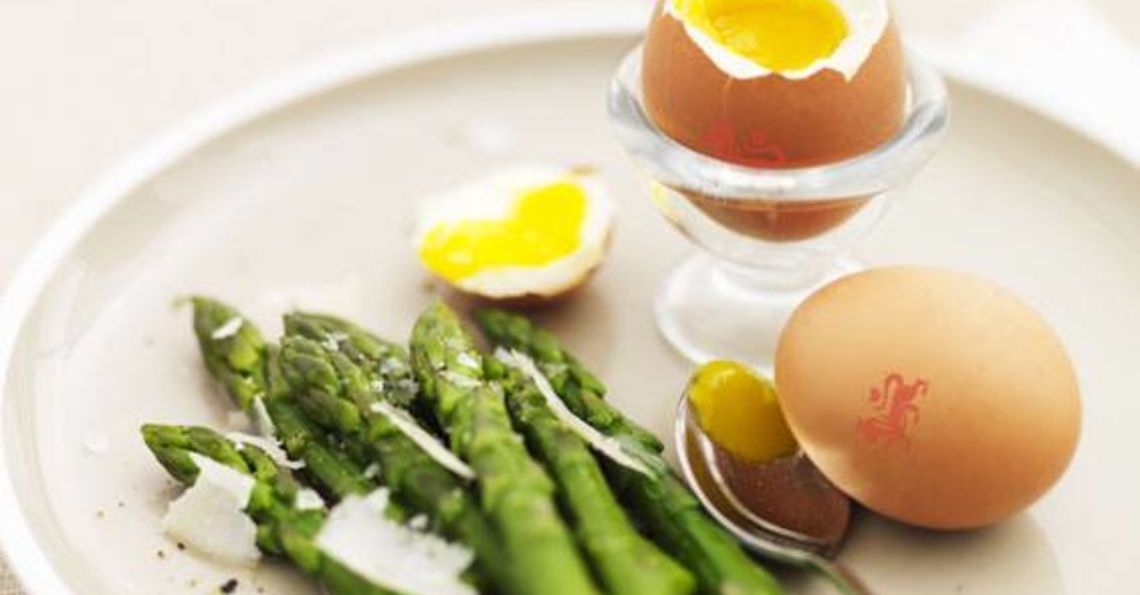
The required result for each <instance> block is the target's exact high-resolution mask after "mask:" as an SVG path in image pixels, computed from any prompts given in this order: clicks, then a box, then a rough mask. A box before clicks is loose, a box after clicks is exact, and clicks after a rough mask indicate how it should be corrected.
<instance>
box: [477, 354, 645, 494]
mask: <svg viewBox="0 0 1140 595" xmlns="http://www.w3.org/2000/svg"><path fill="white" fill-rule="evenodd" d="M495 358H497V359H498V360H499V361H501V362H503V363H504V364H506V365H508V366H510V367H512V368H514V369H516V370H518V371H520V372H522V373H523V374H525V375H526V376H527V377H528V378H530V379H531V381H532V382H534V384H535V386H536V387H537V388H538V392H539V393H541V394H542V396H543V398H544V399H546V406H547V407H549V408H550V411H551V413H553V414H554V415H555V417H557V418H558V419H559V420H561V421H562V423H564V424H566V426H567V427H568V428H570V430H572V431H573V432H574V433H575V434H577V435H578V437H580V438H581V439H582V440H585V441H586V443H587V444H589V445H590V446H591V447H593V448H594V450H596V451H598V452H599V453H601V454H603V455H605V457H606V458H608V459H610V460H611V461H613V462H615V463H617V464H619V465H621V466H623V467H626V468H629V469H632V470H634V471H637V472H639V473H643V474H645V475H648V476H650V477H652V476H654V475H655V473H654V472H653V470H652V469H650V468H649V467H648V466H647V465H646V464H645V463H644V462H642V461H641V460H639V459H638V458H636V457H635V456H633V455H631V454H629V452H627V451H626V450H625V448H624V447H623V446H622V444H621V442H619V441H617V440H616V439H614V438H611V437H609V436H606V435H605V434H603V433H601V432H599V431H598V430H597V429H596V428H594V426H591V425H590V424H588V423H586V422H585V421H583V420H582V419H581V418H580V417H578V416H577V415H574V412H572V411H570V409H569V408H567V407H566V404H565V403H563V402H562V399H560V398H558V394H557V393H555V392H554V387H552V386H550V381H549V380H547V379H546V376H545V375H543V373H542V372H540V371H539V369H538V366H536V365H535V364H534V360H532V359H531V358H530V357H529V356H527V355H526V354H524V353H520V352H518V351H514V350H511V351H507V350H505V349H503V348H501V347H500V348H499V349H496V350H495Z"/></svg>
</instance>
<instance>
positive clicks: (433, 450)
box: [372, 401, 475, 480]
mask: <svg viewBox="0 0 1140 595" xmlns="http://www.w3.org/2000/svg"><path fill="white" fill-rule="evenodd" d="M372 411H375V412H376V413H379V414H380V415H383V416H384V417H386V418H388V421H390V422H392V425H394V426H396V429H398V430H400V432H401V433H402V434H404V435H405V436H407V437H408V438H409V439H411V441H412V442H415V443H416V446H419V447H420V449H421V450H423V451H424V452H425V453H427V455H428V456H430V457H431V458H433V459H435V461H436V462H437V463H439V464H440V465H443V466H444V468H446V469H447V470H448V471H451V472H452V473H454V474H456V475H458V476H459V477H462V478H463V479H468V480H471V479H475V471H474V470H473V469H471V467H468V466H467V463H464V462H463V461H462V460H460V458H459V457H457V456H455V455H454V454H453V453H452V452H451V450H449V449H448V448H447V446H445V445H444V444H443V443H442V442H440V441H439V440H438V439H437V438H436V437H435V436H433V435H431V433H429V432H428V431H427V430H425V429H423V427H422V426H420V424H418V423H417V422H416V420H414V419H412V416H410V415H408V414H407V413H406V412H405V411H404V410H403V409H399V408H397V407H393V406H392V405H389V404H388V403H385V402H383V401H377V402H375V403H373V404H372Z"/></svg>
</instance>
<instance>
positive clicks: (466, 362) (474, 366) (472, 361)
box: [455, 351, 482, 370]
mask: <svg viewBox="0 0 1140 595" xmlns="http://www.w3.org/2000/svg"><path fill="white" fill-rule="evenodd" d="M455 361H456V362H457V363H458V364H459V365H461V366H463V367H464V368H467V369H469V370H479V369H481V368H482V363H480V362H479V360H478V359H477V358H476V357H475V356H473V355H471V354H470V353H467V352H466V351H464V352H461V353H460V354H459V355H458V356H456V358H455Z"/></svg>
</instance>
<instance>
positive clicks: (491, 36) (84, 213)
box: [0, 8, 1129, 593]
mask: <svg viewBox="0 0 1140 595" xmlns="http://www.w3.org/2000/svg"><path fill="white" fill-rule="evenodd" d="M645 16H646V10H645V9H642V8H639V9H637V10H628V9H615V8H610V9H607V10H601V9H597V8H591V9H588V10H582V9H574V10H545V11H539V12H527V13H523V14H519V15H515V16H510V17H496V18H492V19H485V20H482V21H471V20H464V21H452V22H447V23H441V24H435V25H433V26H431V27H421V28H417V29H415V30H413V31H412V32H410V33H408V34H405V35H400V36H397V37H389V38H386V39H384V40H381V41H378V42H374V43H370V44H365V45H362V46H358V47H355V48H352V49H349V50H347V51H343V52H340V53H335V54H333V55H332V56H331V57H329V56H325V57H323V58H321V59H318V60H316V61H314V62H312V63H310V64H308V65H307V66H304V67H302V68H299V69H290V70H288V71H286V74H284V75H280V76H276V77H270V78H268V79H266V80H264V81H262V82H260V83H256V84H254V85H252V86H251V87H249V88H248V89H247V90H246V91H244V92H242V93H238V94H237V95H235V96H231V97H228V98H223V99H222V100H220V101H218V102H216V103H213V104H212V106H211V107H209V108H207V109H205V110H203V111H201V112H198V113H197V114H195V115H193V116H191V117H189V118H186V119H184V120H182V121H181V123H178V124H176V125H175V126H173V127H172V128H170V129H168V130H167V131H165V132H164V133H160V134H159V135H157V136H156V137H155V139H154V140H152V141H151V142H149V143H146V144H144V145H142V146H141V147H140V148H138V149H137V150H135V151H133V152H132V153H131V154H130V155H129V156H128V157H127V158H126V159H125V160H124V161H122V162H121V163H120V164H119V165H118V166H116V167H114V168H112V169H111V170H109V173H108V174H107V175H105V176H103V177H101V178H100V179H99V180H98V181H96V182H95V183H94V184H92V185H91V186H90V187H89V188H88V189H87V190H86V191H84V192H82V193H81V194H79V195H78V197H77V199H76V200H75V201H74V202H73V203H72V204H71V205H70V206H69V207H68V208H67V209H66V210H65V211H64V213H63V214H62V215H61V216H59V217H58V218H57V219H56V220H55V222H54V223H53V224H52V226H51V227H50V228H49V229H48V231H47V232H46V233H44V235H43V236H42V237H41V238H40V240H39V241H38V242H37V243H36V244H35V246H34V247H33V248H32V250H30V251H29V253H28V255H27V256H26V257H25V258H24V259H23V260H22V262H21V264H20V266H19V267H18V269H17V270H16V272H15V273H14V274H13V275H12V277H11V279H10V280H9V283H8V285H7V288H6V289H5V291H4V293H3V297H2V298H0V390H4V393H3V394H0V427H4V424H5V423H6V419H5V411H6V403H7V399H8V398H9V395H8V393H7V391H6V390H5V387H6V386H7V381H8V373H9V371H10V367H11V365H12V355H13V352H14V349H15V347H16V345H17V343H18V340H19V337H20V333H21V332H22V330H23V327H24V325H25V323H26V322H27V319H28V315H29V313H30V312H31V311H32V309H33V308H34V307H35V305H36V303H37V302H38V300H39V298H40V297H41V296H42V293H43V291H44V289H45V288H46V286H47V284H48V282H49V281H50V280H51V278H52V277H53V276H54V274H55V273H56V272H57V271H58V268H59V266H60V264H61V263H62V262H63V261H64V259H66V257H67V256H68V255H69V254H70V253H71V251H72V250H73V249H74V248H75V247H76V246H77V245H78V243H79V241H80V240H81V239H82V238H83V237H84V236H85V235H86V234H87V233H88V232H90V231H91V230H92V229H94V228H95V227H96V226H97V224H98V222H99V221H100V219H101V218H102V216H103V215H104V214H105V213H107V212H108V211H110V210H111V209H112V208H114V206H115V205H117V204H118V203H119V202H120V201H121V200H123V199H124V198H125V197H127V196H129V195H130V193H131V191H133V190H134V189H136V188H137V187H138V186H140V185H141V184H143V183H145V182H146V181H147V180H149V179H151V178H152V177H154V176H155V175H156V174H158V173H160V172H161V171H163V170H164V169H166V168H168V167H169V166H171V165H173V164H175V163H177V162H178V161H179V160H181V159H182V158H184V157H185V156H186V155H189V154H191V153H192V152H194V151H195V150H197V149H199V148H200V147H202V146H204V145H205V144H207V143H208V142H210V141H211V140H214V139H216V138H218V137H220V136H223V135H225V134H227V133H228V132H230V131H232V130H233V129H235V128H237V127H239V126H241V125H243V124H246V123H249V122H252V121H254V120H256V119H258V118H260V117H263V116H265V115H267V114H269V113H271V112H273V111H276V110H278V109H283V108H286V107H288V106H289V105H291V104H293V103H295V102H297V101H298V100H301V99H303V98H306V97H310V96H313V95H317V94H319V93H322V92H324V91H327V90H329V89H333V88H336V87H339V86H343V85H346V84H350V83H352V82H354V81H358V80H362V79H364V78H367V77H370V76H375V75H378V74H382V73H384V72H388V71H392V70H396V69H399V68H403V67H409V66H416V65H419V64H424V63H428V62H432V61H435V60H442V59H447V58H452V57H456V56H461V55H464V54H468V53H471V52H475V51H481V50H488V49H494V48H504V47H511V46H516V45H524V44H527V43H536V42H542V41H558V40H568V39H579V38H583V37H605V36H632V35H636V34H637V33H638V32H639V31H640V30H641V29H642V27H643V25H644V20H645ZM939 66H940V67H943V68H945V65H942V64H940V65H939ZM615 67H616V66H615ZM948 73H950V74H951V75H952V77H953V78H955V79H957V80H958V81H959V82H961V83H965V84H967V85H969V86H971V87H975V88H982V89H983V90H984V91H985V92H987V93H989V94H991V95H994V96H996V97H999V98H1001V99H1002V100H1004V101H1007V102H1009V103H1011V104H1015V105H1018V106H1021V107H1025V108H1028V109H1030V110H1032V111H1033V112H1034V113H1035V114H1037V115H1039V116H1040V117H1042V118H1045V119H1047V120H1049V121H1051V122H1054V123H1056V124H1058V125H1060V126H1062V127H1064V128H1065V129H1066V130H1068V131H1069V132H1071V133H1073V134H1076V135H1078V136H1080V137H1082V138H1085V139H1087V140H1089V142H1091V143H1092V144H1094V145H1096V146H1098V147H1102V148H1105V149H1106V150H1108V151H1110V152H1111V153H1112V154H1113V155H1114V156H1115V157H1117V158H1119V159H1121V160H1123V161H1124V162H1125V163H1128V162H1129V161H1128V159H1127V158H1126V157H1125V156H1124V155H1122V154H1121V153H1120V152H1119V151H1118V150H1116V149H1115V148H1114V147H1112V146H1110V145H1106V144H1104V143H1102V142H1100V141H1099V140H1098V139H1096V138H1093V137H1090V136H1089V135H1088V134H1086V133H1085V132H1083V131H1081V130H1079V129H1076V128H1075V127H1073V126H1071V125H1070V124H1069V123H1068V122H1066V121H1064V120H1058V119H1056V118H1054V117H1052V116H1050V115H1047V114H1043V113H1041V112H1040V110H1038V109H1036V108H1035V107H1034V106H1033V105H1032V104H1031V103H1026V102H1024V101H1022V100H1020V99H1018V98H1016V97H1012V96H1010V95H1008V94H1006V93H1004V92H1003V91H1001V90H995V89H991V88H988V87H987V86H985V85H981V84H978V80H977V77H975V76H971V74H970V73H969V72H963V71H962V69H959V68H949V69H948ZM9 456H10V448H9V447H8V444H7V438H6V437H2V436H0V549H2V550H3V553H4V554H5V556H6V559H7V563H8V566H9V568H10V569H11V570H12V571H13V572H14V573H15V575H16V577H17V578H18V579H19V581H20V583H21V585H22V586H23V588H24V589H25V590H26V591H28V592H30V593H69V592H74V591H73V590H72V589H71V587H70V586H68V585H67V584H66V583H65V581H64V580H63V577H62V575H61V574H60V573H59V572H58V571H57V570H56V568H55V566H54V565H53V564H52V562H51V561H50V560H49V557H48V555H47V553H46V552H45V551H44V549H43V547H42V545H41V543H40V541H39V540H38V539H37V538H36V537H35V536H34V535H33V532H32V530H31V528H30V526H29V525H28V523H27V519H26V516H25V514H24V511H23V510H22V507H21V506H20V504H19V501H18V499H17V496H16V488H15V486H14V484H13V482H12V477H11V475H10V470H9V467H8V457H9Z"/></svg>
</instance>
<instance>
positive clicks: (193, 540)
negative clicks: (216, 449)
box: [162, 453, 261, 565]
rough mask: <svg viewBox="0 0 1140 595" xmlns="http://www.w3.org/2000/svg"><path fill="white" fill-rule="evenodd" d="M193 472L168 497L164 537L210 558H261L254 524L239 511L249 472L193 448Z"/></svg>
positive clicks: (250, 482) (250, 480)
mask: <svg viewBox="0 0 1140 595" xmlns="http://www.w3.org/2000/svg"><path fill="white" fill-rule="evenodd" d="M190 458H191V459H192V460H193V461H194V464H195V465H197V466H198V478H197V479H196V480H194V485H193V486H191V487H190V488H189V489H187V490H186V491H185V492H184V493H183V494H182V495H181V496H179V497H178V499H177V500H175V501H173V502H171V503H170V508H169V509H168V510H167V512H166V516H165V517H163V519H162V529H163V531H164V532H165V533H166V534H167V535H169V536H170V537H172V538H174V539H177V540H178V541H179V542H181V543H185V544H186V545H188V546H190V547H192V548H194V549H195V550H196V551H198V552H200V553H202V554H204V555H206V556H209V557H211V558H214V559H216V560H219V561H222V562H227V563H231V564H241V565H251V564H253V563H255V562H257V560H258V559H260V558H261V552H260V550H258V549H257V525H255V524H254V522H253V520H252V519H250V518H249V517H248V516H247V515H246V514H245V507H246V505H247V504H249V496H250V494H251V493H252V492H253V486H254V481H253V478H252V477H249V476H248V475H245V474H243V473H241V472H240V471H237V470H236V469H231V468H230V467H226V466H225V465H222V464H221V463H218V462H217V461H214V460H213V459H210V458H207V457H204V456H202V455H199V454H197V453H191V454H190Z"/></svg>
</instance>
